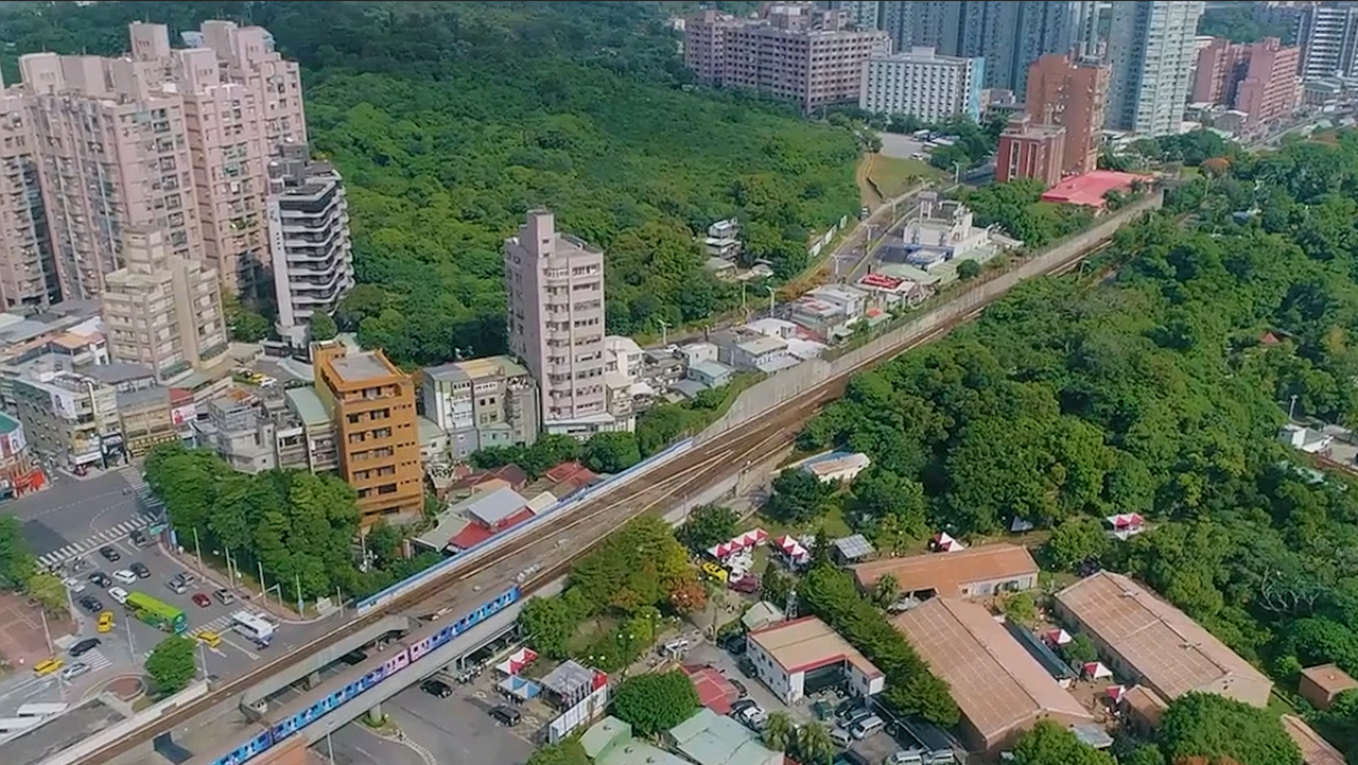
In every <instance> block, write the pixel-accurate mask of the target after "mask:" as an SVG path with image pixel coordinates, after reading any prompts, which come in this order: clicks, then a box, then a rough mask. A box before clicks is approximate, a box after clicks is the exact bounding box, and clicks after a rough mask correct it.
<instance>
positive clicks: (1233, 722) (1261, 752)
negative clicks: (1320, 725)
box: [1160, 692, 1302, 765]
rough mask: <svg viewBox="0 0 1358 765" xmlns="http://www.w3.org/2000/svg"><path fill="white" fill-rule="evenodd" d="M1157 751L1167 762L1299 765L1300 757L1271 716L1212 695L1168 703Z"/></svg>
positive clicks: (1197, 695) (1201, 695) (1257, 709)
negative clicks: (1197, 760) (1226, 760)
mask: <svg viewBox="0 0 1358 765" xmlns="http://www.w3.org/2000/svg"><path fill="white" fill-rule="evenodd" d="M1160 748H1161V750H1163V751H1164V753H1165V758H1166V759H1167V760H1169V761H1170V762H1178V761H1180V760H1182V759H1184V758H1191V757H1203V758H1206V759H1207V760H1209V761H1213V762H1215V761H1217V760H1219V759H1221V758H1224V757H1225V758H1231V759H1234V760H1236V761H1238V762H1242V763H1249V765H1300V763H1301V761H1302V758H1301V751H1300V750H1299V749H1298V748H1297V745H1296V743H1294V742H1293V741H1292V738H1291V737H1290V736H1288V735H1287V732H1286V731H1284V730H1283V726H1282V723H1281V722H1280V721H1279V719H1278V715H1277V714H1276V713H1271V712H1269V711H1268V710H1265V709H1259V708H1257V707H1253V706H1250V705H1249V704H1245V703H1243V702H1240V701H1236V700H1235V699H1229V698H1226V697H1225V696H1219V695H1217V694H1215V693H1197V692H1194V693H1188V694H1185V695H1183V696H1180V697H1179V698H1177V699H1174V700H1173V701H1171V702H1170V703H1169V708H1168V709H1166V710H1165V714H1164V718H1163V721H1162V723H1161V727H1160Z"/></svg>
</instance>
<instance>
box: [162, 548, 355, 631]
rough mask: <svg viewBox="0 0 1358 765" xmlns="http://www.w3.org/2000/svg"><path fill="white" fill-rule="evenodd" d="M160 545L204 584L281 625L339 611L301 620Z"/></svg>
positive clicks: (310, 620)
mask: <svg viewBox="0 0 1358 765" xmlns="http://www.w3.org/2000/svg"><path fill="white" fill-rule="evenodd" d="M158 544H159V546H160V551H161V552H163V553H164V554H165V555H166V556H167V557H169V558H170V559H172V560H174V561H176V562H177V563H179V565H181V566H183V567H184V568H185V569H187V570H189V571H195V572H198V578H199V579H201V580H202V581H203V582H206V583H209V584H211V585H212V586H213V587H214V588H220V589H225V590H230V591H231V592H234V593H235V594H236V595H237V596H238V597H239V598H240V599H241V600H242V601H243V602H245V603H249V604H250V605H251V606H253V607H254V608H255V609H257V610H261V611H265V612H266V613H268V614H269V615H270V616H272V617H273V618H274V619H275V620H277V621H278V622H279V623H281V624H294V625H305V624H315V623H317V622H320V621H324V620H326V619H329V618H330V617H331V616H333V615H334V614H335V611H337V610H339V609H332V610H330V611H328V612H326V613H324V614H320V615H318V616H314V617H311V618H301V619H299V618H297V613H296V612H294V611H291V610H289V609H286V608H283V607H282V606H281V605H279V604H278V603H277V601H276V600H269V599H268V598H261V597H259V593H257V592H254V591H253V590H248V589H245V588H244V587H230V586H227V585H226V584H225V583H224V582H223V580H224V577H223V576H222V572H221V571H218V570H217V569H215V568H213V567H211V566H209V565H207V564H206V563H204V564H203V565H202V566H201V567H200V566H199V565H198V559H197V558H196V557H194V556H193V555H190V554H188V552H184V553H180V552H178V551H177V550H174V549H171V547H170V546H169V545H168V544H166V543H165V541H164V540H163V539H162V540H161V541H160V542H159V543H158Z"/></svg>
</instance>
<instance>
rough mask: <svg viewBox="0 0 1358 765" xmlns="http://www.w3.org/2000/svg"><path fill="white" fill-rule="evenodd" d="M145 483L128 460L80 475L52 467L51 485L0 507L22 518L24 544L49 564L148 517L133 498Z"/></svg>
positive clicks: (122, 534)
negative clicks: (90, 474) (123, 464)
mask: <svg viewBox="0 0 1358 765" xmlns="http://www.w3.org/2000/svg"><path fill="white" fill-rule="evenodd" d="M144 485H145V483H144V481H143V480H142V478H141V473H140V472H139V471H138V469H137V468H136V467H132V466H129V467H124V468H119V469H114V470H110V471H107V472H103V473H100V474H99V475H96V476H93V477H90V478H84V479H80V478H73V477H71V476H68V475H64V474H62V473H60V472H57V473H54V474H53V475H52V485H51V486H50V487H48V488H46V489H43V490H42V491H38V492H34V493H33V494H29V495H27V496H24V497H20V498H19V499H16V500H14V501H12V502H7V503H5V504H3V505H0V513H5V514H7V515H12V516H14V517H16V518H18V519H19V520H20V521H23V524H24V526H23V535H24V540H25V541H26V542H28V546H29V549H30V550H32V552H33V554H34V555H37V556H38V558H39V559H40V560H41V561H42V562H43V563H44V564H48V563H52V562H55V561H60V560H64V559H68V558H70V557H72V556H75V555H78V554H81V553H83V552H85V551H88V550H90V549H93V548H96V547H98V546H99V545H101V544H104V543H106V542H109V541H111V540H114V539H118V538H122V537H126V536H127V532H128V531H130V530H131V529H133V528H137V527H140V526H144V525H146V524H147V523H149V519H148V518H146V517H145V516H143V515H142V512H141V507H140V505H139V503H138V500H137V491H136V490H137V489H139V488H140V487H142V486H144Z"/></svg>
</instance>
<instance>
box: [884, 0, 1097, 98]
mask: <svg viewBox="0 0 1358 765" xmlns="http://www.w3.org/2000/svg"><path fill="white" fill-rule="evenodd" d="M881 15H882V19H883V22H882V29H884V30H886V31H887V33H888V34H889V35H891V38H892V42H893V43H894V44H895V49H896V50H907V49H909V48H912V47H919V46H925V47H931V48H935V49H936V50H937V51H938V52H939V53H941V54H942V55H945V56H958V57H962V58H984V59H985V62H986V67H985V80H984V82H983V83H982V87H984V88H1002V89H1005V90H1010V91H1013V92H1014V93H1018V94H1022V93H1024V92H1025V90H1026V88H1027V79H1028V67H1029V65H1030V64H1032V63H1033V62H1034V61H1036V60H1037V59H1038V58H1039V57H1041V56H1043V55H1045V54H1048V53H1059V54H1065V53H1069V52H1071V51H1074V50H1081V49H1084V48H1087V47H1089V44H1088V42H1087V41H1089V40H1093V41H1095V42H1096V41H1097V39H1098V35H1097V25H1098V17H1097V4H1096V3H1094V2H1069V1H1067V0H1023V1H1022V2H1015V1H1013V0H914V1H906V2H886V3H883V8H882V12H881Z"/></svg>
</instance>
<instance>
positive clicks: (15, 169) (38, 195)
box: [0, 81, 61, 311]
mask: <svg viewBox="0 0 1358 765" xmlns="http://www.w3.org/2000/svg"><path fill="white" fill-rule="evenodd" d="M38 162H39V158H38V146H37V139H36V137H35V136H34V134H33V124H32V115H31V114H30V113H29V111H28V100H27V99H26V98H24V97H23V96H22V95H21V94H19V93H16V92H13V91H10V90H6V89H4V83H3V81H0V165H3V169H2V170H0V308H2V309H3V310H6V311H23V310H25V309H29V310H35V309H39V308H42V307H44V306H47V305H50V304H52V303H56V302H58V301H60V300H61V278H60V275H59V272H58V270H57V261H56V253H55V252H54V251H53V249H52V231H51V229H50V228H49V227H48V225H47V203H46V201H45V200H44V199H43V196H42V186H41V185H40V184H39V182H38V177H39V171H40V168H39V166H38Z"/></svg>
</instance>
